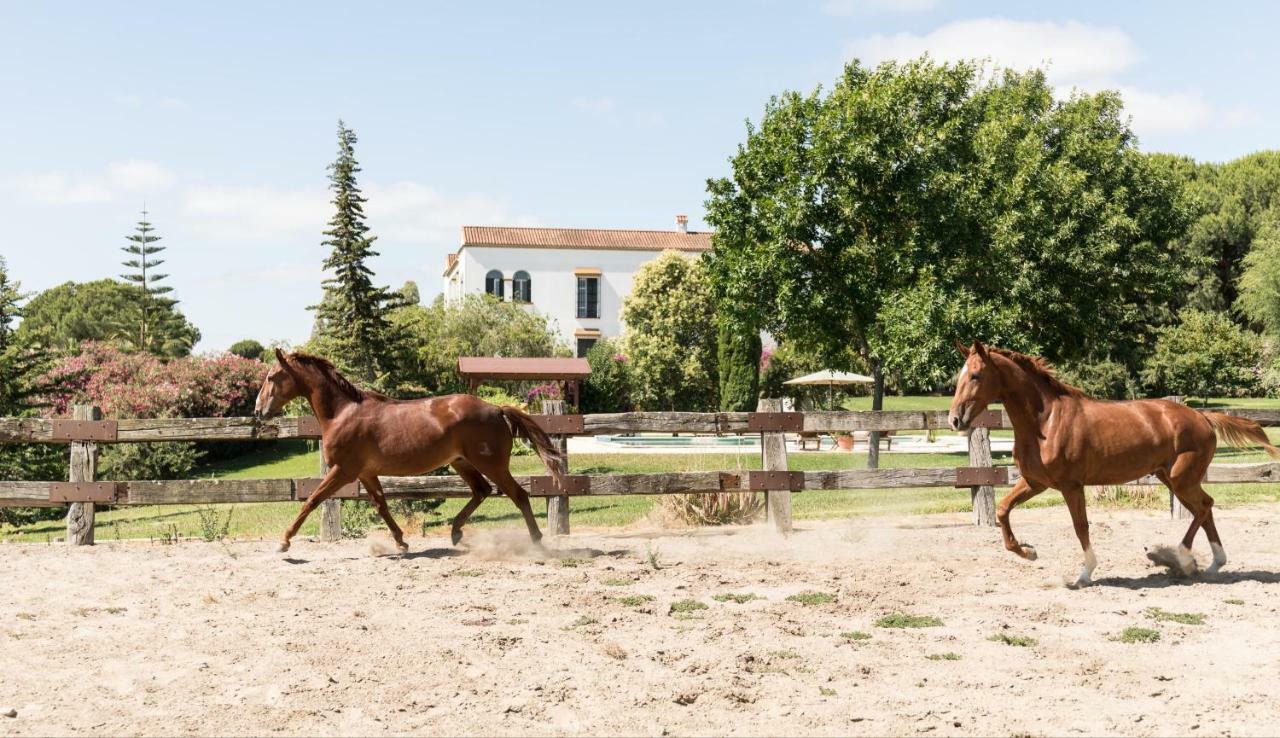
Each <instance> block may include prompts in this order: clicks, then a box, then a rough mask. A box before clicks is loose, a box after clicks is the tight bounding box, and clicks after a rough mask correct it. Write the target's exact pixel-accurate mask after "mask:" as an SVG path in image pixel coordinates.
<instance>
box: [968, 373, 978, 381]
mask: <svg viewBox="0 0 1280 738" xmlns="http://www.w3.org/2000/svg"><path fill="white" fill-rule="evenodd" d="M978 379H979V375H977V374H970V375H969V381H971V382H976V381H978Z"/></svg>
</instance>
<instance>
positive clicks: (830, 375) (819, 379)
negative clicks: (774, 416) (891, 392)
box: [783, 369, 875, 410]
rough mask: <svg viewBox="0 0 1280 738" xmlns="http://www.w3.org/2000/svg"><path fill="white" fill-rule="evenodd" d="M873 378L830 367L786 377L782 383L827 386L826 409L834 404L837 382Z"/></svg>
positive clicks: (867, 380)
mask: <svg viewBox="0 0 1280 738" xmlns="http://www.w3.org/2000/svg"><path fill="white" fill-rule="evenodd" d="M874 381H875V380H874V379H872V378H871V377H868V376H867V375H865V374H854V373H853V372H837V371H834V370H831V369H823V370H822V371H820V372H814V373H813V374H806V375H804V376H803V377H796V378H795V379H788V380H787V381H785V382H783V384H793V385H824V384H825V385H826V386H827V409H828V410H832V409H834V405H835V389H834V388H835V386H836V385H837V384H870V383H872V382H874Z"/></svg>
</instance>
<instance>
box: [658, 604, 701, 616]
mask: <svg viewBox="0 0 1280 738" xmlns="http://www.w3.org/2000/svg"><path fill="white" fill-rule="evenodd" d="M705 609H707V606H706V604H705V603H703V602H698V601H697V600H680V601H679V602H672V603H671V608H670V609H669V610H667V612H668V613H669V614H671V615H690V614H692V613H694V612H697V611H698V610H705Z"/></svg>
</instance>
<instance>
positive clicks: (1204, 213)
mask: <svg viewBox="0 0 1280 738" xmlns="http://www.w3.org/2000/svg"><path fill="white" fill-rule="evenodd" d="M1155 158H1156V159H1157V165H1158V166H1159V167H1161V168H1162V169H1164V170H1165V171H1167V172H1169V174H1170V175H1171V176H1173V177H1175V178H1177V179H1179V180H1180V181H1181V182H1182V183H1183V184H1184V185H1185V188H1186V190H1187V193H1188V196H1189V200H1190V203H1191V205H1192V210H1193V214H1194V219H1193V221H1192V222H1191V224H1190V226H1189V227H1188V228H1187V229H1186V232H1185V235H1183V236H1182V238H1181V239H1179V244H1180V245H1181V247H1182V248H1183V249H1184V250H1185V252H1186V255H1187V257H1188V259H1189V262H1190V268H1189V269H1188V270H1187V275H1186V276H1187V287H1188V294H1187V299H1186V301H1185V302H1186V304H1187V305H1188V306H1189V307H1192V308H1195V309H1197V310H1210V311H1226V310H1229V309H1230V308H1232V307H1233V306H1239V307H1242V308H1243V309H1244V314H1245V316H1246V317H1250V318H1251V319H1253V320H1257V318H1253V317H1252V313H1253V311H1252V309H1251V307H1250V306H1244V305H1238V301H1239V300H1240V299H1241V298H1242V297H1243V293H1244V292H1245V291H1246V289H1247V287H1246V286H1245V284H1244V283H1243V281H1242V280H1243V279H1244V275H1245V272H1246V271H1247V270H1248V269H1249V268H1250V266H1251V265H1252V266H1256V265H1257V264H1256V260H1255V262H1253V264H1251V263H1249V262H1246V258H1247V255H1248V254H1249V253H1251V251H1252V250H1253V249H1255V248H1256V247H1257V246H1258V245H1259V244H1260V242H1261V240H1262V239H1264V238H1265V237H1267V235H1268V233H1269V232H1270V231H1271V227H1272V226H1273V225H1274V224H1275V223H1276V222H1277V220H1280V151H1260V152H1258V153H1255V154H1250V155H1248V156H1245V157H1241V158H1239V159H1236V160H1234V161H1229V162H1226V163H1221V164H1219V163H1195V162H1193V161H1191V160H1190V159H1187V158H1185V157H1172V156H1158V157H1155Z"/></svg>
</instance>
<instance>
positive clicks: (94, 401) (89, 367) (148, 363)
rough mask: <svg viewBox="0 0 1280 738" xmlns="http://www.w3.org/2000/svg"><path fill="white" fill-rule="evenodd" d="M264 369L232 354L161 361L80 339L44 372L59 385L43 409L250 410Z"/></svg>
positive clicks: (133, 413) (170, 414)
mask: <svg viewBox="0 0 1280 738" xmlns="http://www.w3.org/2000/svg"><path fill="white" fill-rule="evenodd" d="M264 368H265V367H264V366H263V364H262V362H260V361H256V360H253V359H245V358H242V357H240V356H236V355H234V354H222V355H219V356H189V357H185V358H181V359H172V360H169V361H162V360H160V359H159V358H157V357H155V356H152V355H150V354H131V353H125V352H123V351H120V350H119V349H116V348H114V347H112V346H109V345H107V344H101V343H85V344H83V345H82V346H81V350H80V353H79V354H78V355H76V356H68V357H66V358H64V359H62V360H60V361H59V362H58V363H57V364H56V365H55V366H54V368H53V369H52V370H51V371H50V373H49V377H50V378H51V379H54V380H56V382H55V386H57V387H58V388H59V390H58V392H57V393H56V394H55V395H53V396H51V397H49V398H48V401H49V409H48V413H49V414H50V415H55V416H58V415H69V414H70V412H71V406H72V405H77V404H89V405H97V406H98V407H100V408H102V413H103V415H105V416H107V417H113V418H219V417H235V416H243V415H250V414H252V412H253V401H254V397H255V396H256V395H257V392H258V385H259V384H260V383H261V382H262V377H263V371H264Z"/></svg>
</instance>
